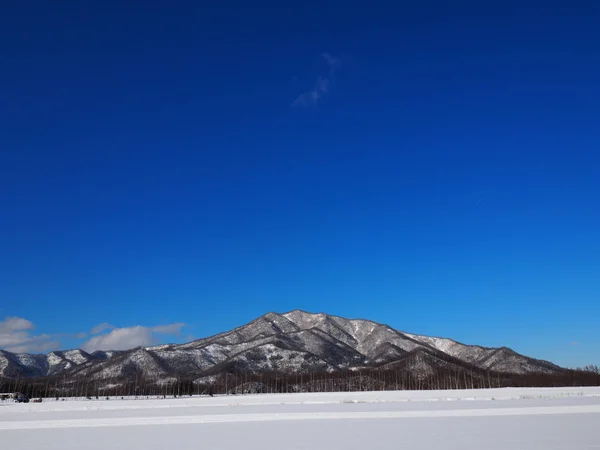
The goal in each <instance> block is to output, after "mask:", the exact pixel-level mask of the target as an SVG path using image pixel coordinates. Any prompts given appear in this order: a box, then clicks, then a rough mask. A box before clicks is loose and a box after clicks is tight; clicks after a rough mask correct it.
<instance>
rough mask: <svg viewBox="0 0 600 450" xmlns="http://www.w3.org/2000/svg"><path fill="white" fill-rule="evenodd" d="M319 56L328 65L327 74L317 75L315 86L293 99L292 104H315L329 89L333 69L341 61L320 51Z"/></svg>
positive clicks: (338, 65)
mask: <svg viewBox="0 0 600 450" xmlns="http://www.w3.org/2000/svg"><path fill="white" fill-rule="evenodd" d="M321 56H322V57H323V59H325V61H326V62H327V65H328V66H329V76H328V77H323V76H320V77H318V78H317V82H316V83H315V87H314V88H312V89H311V90H309V91H306V92H303V93H302V94H300V95H299V96H298V97H296V100H294V101H293V103H292V106H310V105H316V104H317V103H319V101H320V100H321V99H322V98H323V97H324V96H325V94H327V92H328V91H329V87H330V85H331V82H332V80H333V76H334V75H335V71H336V70H337V69H338V68H339V67H340V65H341V61H340V59H339V58H334V57H332V56H331V55H330V54H329V53H322V54H321Z"/></svg>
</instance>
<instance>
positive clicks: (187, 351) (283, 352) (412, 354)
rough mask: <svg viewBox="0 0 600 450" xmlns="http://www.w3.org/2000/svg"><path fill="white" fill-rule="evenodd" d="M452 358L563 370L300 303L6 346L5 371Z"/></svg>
mask: <svg viewBox="0 0 600 450" xmlns="http://www.w3.org/2000/svg"><path fill="white" fill-rule="evenodd" d="M411 358H412V359H411ZM416 359H418V360H419V361H420V363H419V364H420V365H419V364H416V363H415V362H414V360H416ZM403 361H404V362H403ZM411 361H413V362H411ZM448 361H451V362H448ZM445 364H452V365H456V366H461V367H462V368H463V369H464V370H485V371H493V372H500V373H514V374H527V373H559V372H561V371H563V370H564V369H562V368H561V367H559V366H557V365H555V364H553V363H551V362H549V361H543V360H539V359H535V358H531V357H528V356H525V355H521V354H519V353H517V352H515V351H514V350H512V349H509V348H508V347H498V348H494V347H484V346H479V345H467V344H463V343H461V342H458V341H455V340H453V339H448V338H441V337H433V336H423V335H417V334H412V333H406V332H403V331H400V330H396V329H394V328H392V327H390V326H389V325H386V324H382V323H378V322H375V321H372V320H368V319H347V318H344V317H341V316H336V315H329V314H326V313H322V312H321V313H310V312H307V311H304V310H300V309H295V310H292V311H289V312H286V313H276V312H269V313H267V314H264V315H262V316H260V317H258V318H256V319H254V320H252V321H250V322H249V323H247V324H245V325H241V326H238V327H236V328H234V329H232V330H230V331H224V332H221V333H217V334H215V335H213V336H208V337H205V338H200V339H196V340H193V341H190V342H187V343H184V344H161V345H155V346H145V347H136V348H132V349H130V350H122V351H95V352H93V353H88V352H85V351H84V350H81V349H72V350H63V351H53V352H49V353H47V354H37V355H33V354H26V353H11V352H7V351H5V350H0V376H2V377H4V378H36V377H53V376H61V377H64V378H69V379H74V380H76V379H80V378H83V377H87V378H91V379H93V380H102V381H105V380H131V379H133V378H135V377H139V376H144V377H146V378H150V379H153V380H156V381H157V382H159V381H161V380H168V379H172V378H174V377H179V376H186V377H191V378H198V379H200V378H202V377H204V376H207V375H209V374H214V373H220V372H224V371H237V372H248V373H266V372H282V373H300V372H310V371H328V372H335V371H344V370H361V369H367V368H378V367H388V366H390V365H392V366H393V365H396V366H398V367H401V366H402V367H404V366H406V367H407V369H406V370H410V371H412V372H416V373H417V374H418V373H419V371H422V372H423V373H425V372H428V371H430V370H433V369H431V367H434V366H436V365H438V366H439V365H445ZM428 367H429V368H428Z"/></svg>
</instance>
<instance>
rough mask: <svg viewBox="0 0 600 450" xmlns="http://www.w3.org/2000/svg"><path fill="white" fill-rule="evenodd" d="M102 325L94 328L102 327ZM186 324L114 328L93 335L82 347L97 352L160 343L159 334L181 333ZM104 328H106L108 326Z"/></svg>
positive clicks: (87, 350)
mask: <svg viewBox="0 0 600 450" xmlns="http://www.w3.org/2000/svg"><path fill="white" fill-rule="evenodd" d="M100 325H105V324H100ZM100 325H98V326H97V327H95V328H94V329H96V328H98V327H100ZM184 326H185V324H184V323H173V324H168V325H157V326H154V327H142V326H139V325H138V326H134V327H128V328H114V329H112V330H111V331H110V332H108V333H105V334H100V335H98V336H94V337H92V338H91V339H90V340H88V341H87V342H85V343H84V344H83V345H82V347H81V348H82V349H83V350H85V351H86V352H95V351H96V350H129V349H130V348H135V347H146V346H149V345H154V344H157V343H158V338H157V336H156V335H157V334H166V335H180V334H181V329H182V328H183V327H184ZM103 329H104V330H106V327H104V328H103Z"/></svg>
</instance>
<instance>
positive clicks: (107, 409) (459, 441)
mask: <svg viewBox="0 0 600 450" xmlns="http://www.w3.org/2000/svg"><path fill="white" fill-rule="evenodd" d="M599 424H600V388H568V389H563V388H560V389H490V390H477V391H421V392H415V391H399V392H360V393H335V394H289V395H260V396H254V395H253V396H231V397H214V398H206V397H202V398H189V397H187V398H178V399H150V400H120V399H119V400H117V399H112V400H110V401H106V400H97V401H96V400H94V401H64V402H62V401H60V402H56V401H48V402H44V403H40V404H33V403H29V404H12V403H4V404H3V403H0V442H1V443H2V448H14V449H23V450H33V449H49V450H54V449H61V450H75V449H77V450H79V449H81V448H85V449H92V450H94V449H127V450H136V449H144V450H146V449H148V450H152V449H172V448H177V450H187V449H190V450H191V449H199V448H206V449H211V450H212V449H226V450H229V449H238V448H243V449H244V450H252V449H261V450H275V449H277V450H280V449H282V448H283V449H328V450H338V449H340V450H341V449H344V450H352V449H361V450H363V449H384V448H385V449H388V448H394V449H403V448H406V449H416V450H418V449H427V450H432V449H436V450H437V449H449V450H452V449H456V450H458V449H461V450H464V449H477V450H479V449H483V448H485V449H491V450H500V449H524V450H542V449H543V450H549V449H565V450H566V449H568V450H579V449H600V427H598V425H599Z"/></svg>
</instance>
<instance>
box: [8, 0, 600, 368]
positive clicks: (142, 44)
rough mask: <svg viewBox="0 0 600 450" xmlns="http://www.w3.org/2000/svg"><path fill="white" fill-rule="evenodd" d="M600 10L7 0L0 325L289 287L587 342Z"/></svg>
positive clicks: (141, 310) (284, 292) (26, 344)
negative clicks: (21, 0)
mask: <svg viewBox="0 0 600 450" xmlns="http://www.w3.org/2000/svg"><path fill="white" fill-rule="evenodd" d="M124 3H126V4H124ZM599 20H600V5H598V4H597V2H591V1H590V2H571V3H569V5H568V6H566V5H564V4H563V5H562V6H555V5H553V4H549V3H548V2H538V3H533V2H518V3H516V2H515V3H512V2H502V4H495V5H488V4H487V3H485V2H451V5H449V4H448V2H431V3H427V5H425V4H423V5H420V4H419V5H417V4H413V5H409V4H402V3H401V4H393V2H389V3H381V4H379V5H377V4H373V3H372V2H371V3H369V4H368V6H367V4H362V5H359V4H348V3H330V2H325V3H323V2H319V3H310V2H303V3H302V4H297V5H294V6H292V5H288V4H285V5H284V4H281V3H275V2H273V3H260V2H259V3H256V2H254V3H252V5H250V4H249V3H248V2H217V3H216V4H214V5H210V6H207V5H205V4H204V2H192V1H189V2H187V1H179V2H158V1H150V2H144V3H143V5H142V4H133V3H131V2H116V1H110V0H109V1H103V2H73V1H62V2H51V3H48V2H42V1H39V0H34V1H33V2H26V3H24V2H8V3H7V4H5V5H3V14H2V17H0V41H1V42H2V43H3V44H4V45H3V47H2V57H1V58H0V86H2V89H1V94H0V98H1V107H0V124H1V125H0V146H1V150H0V154H1V160H0V161H1V163H0V180H1V181H0V320H3V319H2V318H5V319H4V321H3V322H0V347H4V348H9V349H13V350H26V351H45V350H48V349H54V348H68V347H79V346H83V347H84V348H87V349H94V348H102V347H107V346H111V347H114V348H116V347H122V346H128V345H131V346H133V345H138V344H144V343H149V342H182V341H185V340H186V339H191V338H193V337H203V336H207V335H210V334H213V333H217V332H220V331H223V330H227V329H230V328H233V327H235V326H238V325H241V324H243V323H245V322H247V321H249V320H251V319H253V318H255V317H257V316H259V315H262V314H264V313H266V312H268V311H279V312H285V311H288V310H291V309H295V308H301V309H305V310H308V311H314V312H319V311H324V312H328V313H331V314H337V315H342V316H348V317H361V318H369V319H372V320H376V321H379V322H384V323H387V324H389V325H391V326H393V327H395V328H398V329H401V330H405V331H409V332H414V333H420V334H429V335H436V336H444V337H451V338H454V339H457V340H459V341H463V342H466V343H476V344H481V345H488V346H500V345H506V346H509V347H512V348H514V349H515V350H517V351H519V352H523V353H525V354H528V355H531V356H535V357H540V358H545V359H550V360H552V361H555V362H557V363H559V364H565V365H569V366H574V365H583V364H587V363H599V362H600V336H599V334H598V332H597V330H598V316H599V314H600V301H599V300H600V181H599V180H600V176H599V170H600V155H599V151H598V149H600V126H599V122H600V84H599V83H598V80H600V57H599V56H598V48H597V44H598V42H600V28H598V26H597V24H598V21H599ZM102 324H104V325H102ZM100 325H102V326H100Z"/></svg>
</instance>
